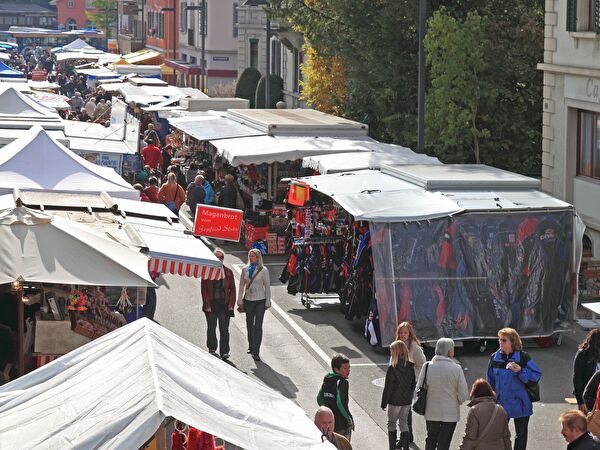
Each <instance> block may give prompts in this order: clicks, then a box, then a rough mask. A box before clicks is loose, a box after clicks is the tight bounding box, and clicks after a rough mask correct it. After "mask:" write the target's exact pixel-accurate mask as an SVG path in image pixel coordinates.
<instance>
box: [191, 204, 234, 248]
mask: <svg viewBox="0 0 600 450" xmlns="http://www.w3.org/2000/svg"><path fill="white" fill-rule="evenodd" d="M243 216H244V212H243V211H241V210H239V209H230V208H220V207H218V206H210V205H197V206H196V218H195V220H194V235H196V236H204V237H209V238H215V239H223V240H226V241H236V242H237V241H239V240H240V235H241V232H242V218H243Z"/></svg>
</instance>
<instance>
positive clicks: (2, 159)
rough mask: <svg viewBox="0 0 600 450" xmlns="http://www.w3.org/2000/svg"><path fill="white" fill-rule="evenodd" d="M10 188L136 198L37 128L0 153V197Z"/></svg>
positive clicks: (117, 179) (110, 171) (112, 173)
mask: <svg viewBox="0 0 600 450" xmlns="http://www.w3.org/2000/svg"><path fill="white" fill-rule="evenodd" d="M14 188H19V189H24V190H37V191H43V190H46V191H62V192H73V191H76V192H80V193H99V192H106V193H108V194H109V195H111V196H113V197H117V198H129V199H133V200H138V199H139V193H138V191H136V190H135V189H133V187H131V185H130V184H128V183H127V182H126V181H125V180H124V179H123V178H121V177H120V176H119V175H118V174H117V173H116V172H115V171H114V170H113V169H111V168H108V167H101V166H98V165H96V164H93V163H91V162H88V161H86V160H85V159H83V158H81V157H80V156H77V155H76V154H75V153H73V152H72V151H71V150H69V149H68V148H66V147H65V146H63V145H62V144H60V143H59V142H58V141H56V140H55V139H54V138H52V137H51V136H50V135H49V134H48V133H47V132H46V131H45V130H44V129H42V128H41V127H40V126H38V125H36V126H34V127H32V128H31V130H30V133H29V135H27V136H24V137H22V138H20V139H17V140H16V141H13V142H11V143H10V144H8V145H7V146H5V147H3V148H2V149H1V150H0V194H8V193H10V192H12V191H13V189H14Z"/></svg>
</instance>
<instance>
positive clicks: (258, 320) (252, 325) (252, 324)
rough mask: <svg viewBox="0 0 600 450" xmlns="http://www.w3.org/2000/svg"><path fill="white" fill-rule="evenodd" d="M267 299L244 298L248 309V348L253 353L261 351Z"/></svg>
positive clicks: (245, 306) (256, 353)
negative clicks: (252, 299)
mask: <svg viewBox="0 0 600 450" xmlns="http://www.w3.org/2000/svg"><path fill="white" fill-rule="evenodd" d="M266 302H267V300H266V299H265V300H254V301H251V300H244V309H245V311H246V330H247V331H248V350H250V353H252V354H253V355H258V354H259V353H260V344H261V343H262V325H263V319H264V317H265V303H266Z"/></svg>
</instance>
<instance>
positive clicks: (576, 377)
mask: <svg viewBox="0 0 600 450" xmlns="http://www.w3.org/2000/svg"><path fill="white" fill-rule="evenodd" d="M599 362H600V330H599V329H597V328H594V329H593V330H590V332H589V333H588V334H587V336H586V337H585V339H584V340H583V342H582V343H581V344H579V348H578V350H577V353H576V354H575V361H574V362H573V394H575V398H576V399H577V406H578V408H579V410H580V411H582V412H583V413H584V414H587V413H588V412H590V410H589V409H588V408H587V406H586V405H585V401H584V399H583V392H584V390H585V387H586V385H587V384H588V381H590V379H591V378H592V376H593V375H594V373H595V372H596V371H597V370H598V365H599V364H598V363H599ZM596 390H597V388H596ZM594 392H595V391H594Z"/></svg>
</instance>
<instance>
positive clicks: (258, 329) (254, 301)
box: [237, 248, 271, 361]
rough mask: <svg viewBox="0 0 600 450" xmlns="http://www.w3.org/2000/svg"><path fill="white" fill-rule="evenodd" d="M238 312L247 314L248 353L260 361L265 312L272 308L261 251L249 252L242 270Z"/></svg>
mask: <svg viewBox="0 0 600 450" xmlns="http://www.w3.org/2000/svg"><path fill="white" fill-rule="evenodd" d="M237 303H238V311H240V312H245V313H246V329H247V332H248V353H250V354H251V355H252V358H254V360H255V361H260V344H261V343H262V332H263V330H262V325H263V319H264V316H265V311H266V310H267V309H269V308H270V307H271V282H270V279H269V270H268V269H267V268H266V267H265V266H264V264H263V259H262V255H261V253H260V250H257V249H254V248H253V249H252V250H250V251H249V252H248V264H247V265H246V266H244V267H243V268H242V274H241V276H240V287H239V289H238V302H237Z"/></svg>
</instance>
